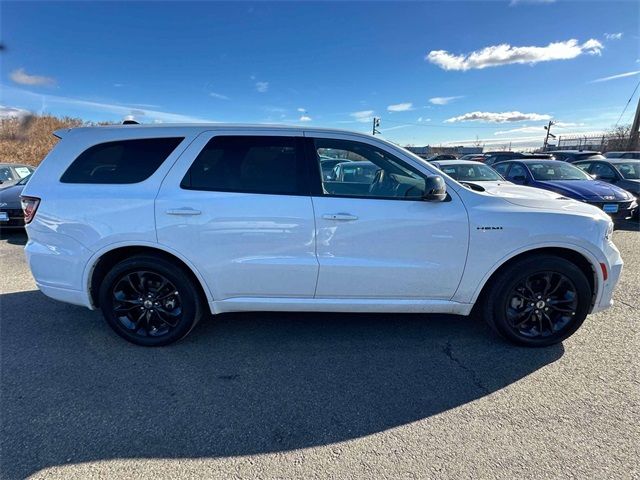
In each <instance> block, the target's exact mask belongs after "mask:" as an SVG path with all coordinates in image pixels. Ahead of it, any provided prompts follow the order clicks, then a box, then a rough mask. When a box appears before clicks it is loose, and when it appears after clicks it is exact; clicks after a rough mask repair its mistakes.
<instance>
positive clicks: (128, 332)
mask: <svg viewBox="0 0 640 480" xmlns="http://www.w3.org/2000/svg"><path fill="white" fill-rule="evenodd" d="M201 303H202V302H201V299H200V296H199V294H198V290H197V287H196V285H195V284H194V282H193V281H192V279H191V278H190V276H189V275H188V274H187V273H186V272H184V271H183V270H182V268H180V267H179V266H177V265H175V264H173V263H172V262H170V261H168V260H166V259H164V258H161V257H159V256H158V257H156V256H153V255H137V256H134V257H131V258H128V259H126V260H123V261H121V262H120V263H118V264H116V265H115V266H114V267H113V268H112V269H111V270H110V271H109V273H107V275H106V276H105V278H104V280H103V281H102V284H101V287H100V307H101V308H102V313H103V314H104V317H105V319H106V321H107V323H108V324H109V325H110V326H111V328H113V330H114V331H115V332H116V333H117V334H118V335H120V336H121V337H123V338H124V339H126V340H128V341H130V342H132V343H135V344H137V345H144V346H162V345H168V344H170V343H173V342H175V341H177V340H180V339H181V338H183V337H184V336H186V335H187V334H188V333H189V332H190V331H191V330H192V329H193V327H195V325H196V324H197V323H198V321H199V320H200V318H201V317H202V311H203V308H202V305H201Z"/></svg>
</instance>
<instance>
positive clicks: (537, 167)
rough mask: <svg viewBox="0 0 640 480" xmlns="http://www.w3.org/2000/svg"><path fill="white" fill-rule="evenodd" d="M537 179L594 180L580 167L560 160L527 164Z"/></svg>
mask: <svg viewBox="0 0 640 480" xmlns="http://www.w3.org/2000/svg"><path fill="white" fill-rule="evenodd" d="M527 166H528V167H529V170H531V175H533V178H534V179H536V180H541V181H544V180H593V179H592V178H591V177H590V176H589V175H587V174H586V173H584V172H583V171H582V170H580V169H579V168H578V167H575V166H573V165H569V164H568V163H560V162H540V163H530V164H528V165H527Z"/></svg>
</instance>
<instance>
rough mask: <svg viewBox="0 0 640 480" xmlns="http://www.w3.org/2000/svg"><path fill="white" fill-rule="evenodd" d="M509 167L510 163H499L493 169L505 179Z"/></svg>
mask: <svg viewBox="0 0 640 480" xmlns="http://www.w3.org/2000/svg"><path fill="white" fill-rule="evenodd" d="M509 165H510V164H509V163H499V164H497V165H496V166H495V167H493V169H494V170H495V171H496V172H498V173H499V174H500V175H502V176H503V177H504V176H505V175H506V173H507V170H508V169H509Z"/></svg>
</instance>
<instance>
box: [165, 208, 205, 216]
mask: <svg viewBox="0 0 640 480" xmlns="http://www.w3.org/2000/svg"><path fill="white" fill-rule="evenodd" d="M201 213H202V212H201V211H200V210H195V209H193V208H170V209H169V210H167V215H200V214H201Z"/></svg>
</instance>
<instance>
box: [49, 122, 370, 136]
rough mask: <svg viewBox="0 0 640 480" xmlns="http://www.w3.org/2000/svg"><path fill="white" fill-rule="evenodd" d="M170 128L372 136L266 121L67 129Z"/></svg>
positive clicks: (99, 126)
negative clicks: (289, 131)
mask: <svg viewBox="0 0 640 480" xmlns="http://www.w3.org/2000/svg"><path fill="white" fill-rule="evenodd" d="M169 128H181V129H185V130H203V129H210V130H218V129H223V130H224V129H247V130H273V131H279V130H298V131H305V132H323V133H327V132H334V133H349V134H355V135H362V136H367V137H370V136H371V135H369V134H367V133H362V132H354V131H352V130H345V129H339V128H322V127H306V126H300V125H282V124H266V123H158V124H138V125H121V124H119V125H96V126H90V127H74V128H70V129H66V128H64V129H61V130H60V131H62V132H64V131H65V130H92V129H100V130H138V129H142V130H147V129H158V130H161V129H169Z"/></svg>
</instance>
